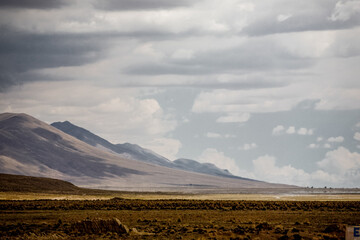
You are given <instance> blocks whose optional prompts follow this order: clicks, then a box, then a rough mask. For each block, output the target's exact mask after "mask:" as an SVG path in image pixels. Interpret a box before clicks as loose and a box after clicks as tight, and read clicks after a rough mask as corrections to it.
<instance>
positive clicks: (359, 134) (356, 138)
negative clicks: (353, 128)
mask: <svg viewBox="0 0 360 240" xmlns="http://www.w3.org/2000/svg"><path fill="white" fill-rule="evenodd" d="M354 139H355V140H356V141H360V132H356V133H355V134H354Z"/></svg>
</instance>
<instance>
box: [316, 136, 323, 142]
mask: <svg viewBox="0 0 360 240" xmlns="http://www.w3.org/2000/svg"><path fill="white" fill-rule="evenodd" d="M322 140H324V138H323V137H317V138H316V141H317V142H321V141H322Z"/></svg>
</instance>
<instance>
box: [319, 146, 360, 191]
mask: <svg viewBox="0 0 360 240" xmlns="http://www.w3.org/2000/svg"><path fill="white" fill-rule="evenodd" d="M317 165H318V166H319V167H320V168H321V169H322V170H324V171H326V172H328V173H330V174H335V175H337V176H338V178H339V180H341V181H342V183H345V181H353V184H352V185H353V186H354V185H358V184H359V183H360V181H354V180H355V179H351V178H356V179H358V180H360V154H359V153H357V152H353V153H352V152H350V151H349V150H348V149H346V148H344V147H339V148H337V149H336V150H333V151H330V152H327V153H326V155H325V158H324V159H323V160H321V161H319V162H317ZM349 183H351V182H349Z"/></svg>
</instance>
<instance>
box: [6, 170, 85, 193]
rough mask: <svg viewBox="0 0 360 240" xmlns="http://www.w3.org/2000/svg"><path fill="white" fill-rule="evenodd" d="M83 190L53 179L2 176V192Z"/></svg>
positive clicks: (11, 175)
mask: <svg viewBox="0 0 360 240" xmlns="http://www.w3.org/2000/svg"><path fill="white" fill-rule="evenodd" d="M80 191H81V188H79V187H77V186H75V185H74V184H72V183H69V182H66V181H62V180H57V179H53V178H42V177H30V176H23V175H13V174H0V192H42V193H43V192H64V193H77V192H80Z"/></svg>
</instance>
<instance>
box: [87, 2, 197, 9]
mask: <svg viewBox="0 0 360 240" xmlns="http://www.w3.org/2000/svg"><path fill="white" fill-rule="evenodd" d="M192 2H193V1H189V0H178V1H170V0H121V1H118V0H107V1H101V0H98V1H95V2H94V3H93V6H94V7H95V8H98V9H101V10H106V11H128V10H149V9H168V8H176V7H183V6H189V5H191V3H192Z"/></svg>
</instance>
